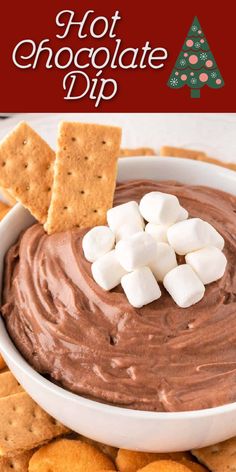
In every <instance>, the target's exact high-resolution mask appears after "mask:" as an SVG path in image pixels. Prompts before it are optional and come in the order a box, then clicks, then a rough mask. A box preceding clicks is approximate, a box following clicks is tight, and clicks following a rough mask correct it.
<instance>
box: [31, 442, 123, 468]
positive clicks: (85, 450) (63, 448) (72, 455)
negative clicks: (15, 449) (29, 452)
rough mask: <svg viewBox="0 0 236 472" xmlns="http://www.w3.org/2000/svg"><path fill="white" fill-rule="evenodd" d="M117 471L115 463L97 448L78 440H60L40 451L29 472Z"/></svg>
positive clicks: (36, 454) (32, 460) (33, 458)
mask: <svg viewBox="0 0 236 472" xmlns="http://www.w3.org/2000/svg"><path fill="white" fill-rule="evenodd" d="M96 470H97V471H98V470H107V471H112V470H115V467H114V464H113V462H112V461H111V460H110V459H109V458H108V457H107V456H106V455H105V454H103V453H102V452H101V451H99V450H98V449H97V448H95V447H93V446H91V445H90V444H86V443H84V442H81V441H79V440H77V439H59V440H57V441H53V442H51V443H50V444H46V445H45V446H43V447H41V448H40V449H38V451H36V452H35V454H33V456H32V457H31V459H30V462H29V472H49V471H52V472H53V471H55V472H92V471H96Z"/></svg>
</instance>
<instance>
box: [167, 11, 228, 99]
mask: <svg viewBox="0 0 236 472" xmlns="http://www.w3.org/2000/svg"><path fill="white" fill-rule="evenodd" d="M167 85H168V86H169V87H170V88H174V89H177V88H181V87H183V86H184V85H188V87H190V89H191V97H192V98H199V97H200V93H201V91H200V89H201V88H202V87H203V86H204V85H208V87H211V88H214V89H218V88H221V87H223V86H224V80H223V78H222V76H221V74H220V71H219V69H218V67H217V64H216V61H215V58H214V56H213V54H212V52H211V51H210V48H209V45H208V42H207V40H206V38H205V36H204V34H203V31H202V28H201V26H200V23H199V21H198V19H197V17H195V18H194V20H193V23H192V25H191V27H190V30H189V32H188V36H187V38H186V39H185V42H184V45H183V47H182V51H181V52H180V54H179V56H178V58H177V61H176V63H175V67H174V69H173V70H172V73H171V75H170V78H169V80H168V83H167Z"/></svg>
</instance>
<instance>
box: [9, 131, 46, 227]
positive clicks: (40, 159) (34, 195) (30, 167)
mask: <svg viewBox="0 0 236 472" xmlns="http://www.w3.org/2000/svg"><path fill="white" fill-rule="evenodd" d="M54 160H55V153H54V151H53V150H52V149H51V148H50V147H49V146H48V144H47V143H46V142H45V141H44V140H43V139H42V138H41V137H40V136H39V135H38V134H37V133H36V132H35V131H34V130H33V129H32V128H31V127H30V126H29V125H28V124H27V123H25V122H21V123H19V124H18V125H17V126H16V128H14V129H13V131H12V132H11V133H10V134H9V135H8V136H6V138H4V139H3V140H2V141H1V143H0V185H1V186H2V187H4V188H6V189H7V191H8V192H9V193H10V194H11V195H12V196H13V197H14V198H15V199H16V200H17V201H19V202H21V203H22V204H23V205H24V206H25V207H26V208H28V210H29V211H30V212H31V213H32V215H33V216H34V217H35V218H36V219H37V220H38V221H39V222H40V223H45V221H46V219H47V212H48V207H49V203H50V199H51V188H52V180H53V165H54Z"/></svg>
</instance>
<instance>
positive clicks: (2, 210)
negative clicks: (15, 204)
mask: <svg viewBox="0 0 236 472" xmlns="http://www.w3.org/2000/svg"><path fill="white" fill-rule="evenodd" d="M9 210H10V207H9V206H8V205H7V204H6V203H3V202H1V201H0V221H1V220H2V219H3V218H4V216H5V215H6V214H7V213H8V212H9Z"/></svg>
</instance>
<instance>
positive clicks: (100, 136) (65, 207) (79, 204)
mask: <svg viewBox="0 0 236 472" xmlns="http://www.w3.org/2000/svg"><path fill="white" fill-rule="evenodd" d="M120 140H121V129H120V128H117V127H113V126H103V125H95V124H85V123H67V122H62V123H61V124H60V127H59V135H58V150H57V153H56V161H55V167H54V181H53V189H52V198H51V203H50V207H49V212H48V219H47V222H46V225H45V229H46V231H47V232H48V233H49V234H51V233H55V232H60V231H65V230H68V229H71V228H73V227H75V226H77V227H81V228H82V227H89V226H95V225H100V224H105V223H106V212H107V210H108V209H109V208H111V207H112V203H113V196H114V191H115V185H116V174H117V158H118V155H119V150H120Z"/></svg>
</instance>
